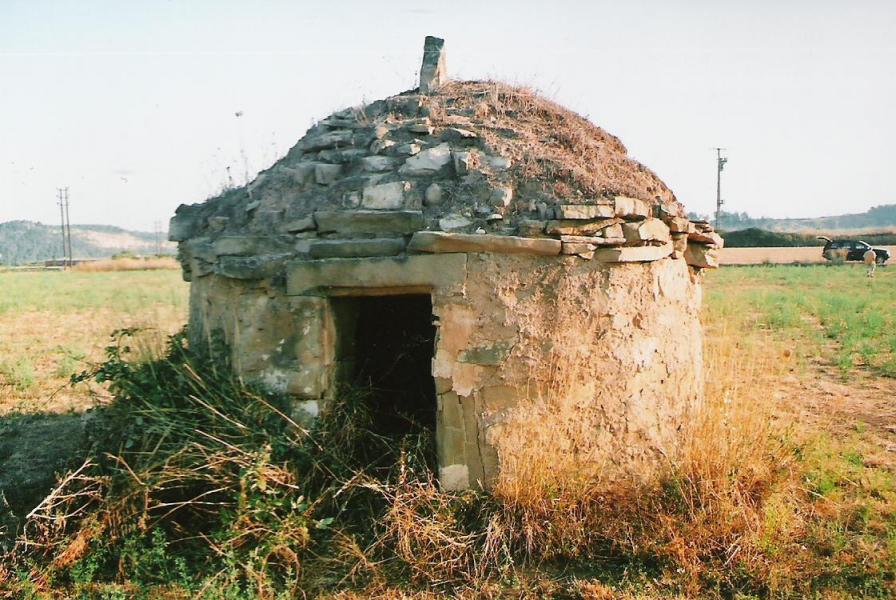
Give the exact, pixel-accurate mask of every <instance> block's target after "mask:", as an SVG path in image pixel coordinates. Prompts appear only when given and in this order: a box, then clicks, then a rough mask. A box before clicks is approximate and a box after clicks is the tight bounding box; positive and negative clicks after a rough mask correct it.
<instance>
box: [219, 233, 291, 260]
mask: <svg viewBox="0 0 896 600" xmlns="http://www.w3.org/2000/svg"><path fill="white" fill-rule="evenodd" d="M292 242H293V240H292V236H289V235H281V236H260V235H225V236H221V237H219V238H218V239H216V240H215V241H214V242H213V243H212V248H213V250H214V253H215V254H216V255H217V256H248V255H252V254H277V253H280V252H286V251H288V250H290V249H291V247H292Z"/></svg>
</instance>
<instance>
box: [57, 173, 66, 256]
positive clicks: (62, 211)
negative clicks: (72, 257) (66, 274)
mask: <svg viewBox="0 0 896 600" xmlns="http://www.w3.org/2000/svg"><path fill="white" fill-rule="evenodd" d="M62 198H63V191H62V188H56V204H58V205H59V222H60V225H59V230H60V231H61V232H62V265H63V266H65V263H66V262H67V261H66V259H67V258H68V244H66V241H65V205H64V204H63V201H62Z"/></svg>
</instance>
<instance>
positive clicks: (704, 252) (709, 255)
mask: <svg viewBox="0 0 896 600" xmlns="http://www.w3.org/2000/svg"><path fill="white" fill-rule="evenodd" d="M684 260H685V262H687V263H688V264H689V265H690V266H692V267H698V268H701V269H717V268H718V267H719V255H718V250H716V249H715V248H713V247H711V246H707V245H705V244H688V247H687V249H686V250H685V251H684Z"/></svg>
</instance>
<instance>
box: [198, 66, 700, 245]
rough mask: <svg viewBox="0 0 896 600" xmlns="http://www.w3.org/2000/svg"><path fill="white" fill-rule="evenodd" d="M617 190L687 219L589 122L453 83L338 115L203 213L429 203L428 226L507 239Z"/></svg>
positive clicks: (254, 227) (229, 224)
mask: <svg viewBox="0 0 896 600" xmlns="http://www.w3.org/2000/svg"><path fill="white" fill-rule="evenodd" d="M617 196H623V197H626V198H632V199H635V200H639V201H641V202H642V203H643V205H642V206H641V207H640V208H638V209H637V210H641V211H644V210H645V207H647V208H646V209H650V207H653V206H656V207H657V208H658V209H661V210H662V211H664V212H666V213H668V214H671V215H674V216H684V212H683V208H682V207H681V205H680V204H679V203H678V202H676V200H675V196H674V194H673V193H672V192H671V190H669V188H668V187H667V186H666V185H665V184H664V183H663V182H662V181H661V180H660V179H659V178H658V177H657V176H656V175H655V174H654V173H653V172H652V171H651V170H650V169H648V168H646V167H645V166H643V165H642V164H640V163H638V162H637V161H635V160H634V159H632V158H630V157H629V156H628V155H627V151H626V148H625V146H623V144H622V142H620V141H619V139H618V138H616V137H615V136H612V135H610V134H608V133H607V132H606V131H604V130H603V129H601V128H599V127H597V126H595V125H594V124H592V123H590V122H589V121H588V120H587V119H585V118H583V117H581V116H579V115H577V114H575V113H573V112H571V111H568V110H566V109H564V108H562V107H560V106H558V105H557V104H555V103H553V102H551V101H549V100H546V99H544V98H542V97H539V96H538V95H537V94H535V93H534V92H532V91H530V90H527V89H524V88H518V87H512V86H509V85H506V84H502V83H496V82H484V81H483V82H480V81H475V82H449V83H447V84H445V85H443V86H442V87H441V88H440V89H439V90H438V91H437V92H436V93H433V94H429V95H421V94H419V93H417V92H416V90H415V91H411V92H405V93H402V94H399V95H397V96H392V97H390V98H386V99H385V100H379V101H376V102H373V103H370V104H367V105H363V106H357V107H353V108H349V109H345V110H342V111H339V112H337V113H334V114H333V115H330V116H329V117H327V118H325V119H323V120H322V121H320V122H319V123H317V124H316V125H315V126H313V127H312V128H311V129H309V130H308V132H307V133H306V134H305V136H304V137H303V138H302V139H300V140H299V141H298V143H297V144H296V145H295V146H294V147H293V148H292V149H291V150H290V151H289V152H288V153H287V155H286V156H285V157H283V158H282V159H281V160H279V161H277V162H276V163H275V164H274V165H273V166H272V167H271V168H269V169H267V170H266V171H264V172H262V173H260V174H259V175H258V177H257V178H256V179H255V180H254V181H252V182H251V183H250V184H249V185H247V186H245V187H241V188H238V189H234V190H230V191H228V192H226V193H224V194H222V195H221V196H219V197H218V198H214V199H212V200H209V201H208V202H207V203H206V205H205V206H204V209H203V211H202V212H203V213H205V216H206V217H207V218H211V219H212V223H213V224H214V223H219V226H221V225H223V229H225V230H228V231H242V230H250V231H255V232H263V231H268V232H276V231H279V230H282V229H283V228H284V227H288V224H289V223H292V222H294V221H297V220H301V219H303V218H306V217H309V216H311V215H312V213H313V212H315V211H319V210H341V209H345V210H354V209H371V210H384V209H386V210H398V209H407V210H422V211H423V215H424V218H425V219H426V226H427V227H426V228H427V229H434V230H452V231H465V230H469V231H471V232H472V231H475V230H477V229H485V230H486V231H489V232H496V233H502V232H503V233H508V234H511V233H518V228H519V224H520V221H523V220H529V219H538V218H542V219H544V218H551V217H554V216H556V217H562V216H563V215H562V214H552V213H556V212H557V209H558V207H561V206H570V205H572V206H576V205H578V206H583V207H584V206H593V207H597V206H599V205H604V206H607V205H609V204H610V203H611V202H612V201H613V200H614V199H615V198H616V197H617ZM592 210H594V209H592ZM595 216H613V215H612V214H606V213H605V212H600V211H597V210H595ZM644 216H647V215H644ZM216 217H217V219H215V218H216ZM224 218H226V219H227V221H226V223H225V222H224V221H223V219H224ZM213 227H214V226H213Z"/></svg>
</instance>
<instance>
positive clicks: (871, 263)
mask: <svg viewBox="0 0 896 600" xmlns="http://www.w3.org/2000/svg"><path fill="white" fill-rule="evenodd" d="M862 260H864V261H865V264H866V265H867V266H868V277H874V269H875V268H877V253H876V252H875V251H874V250H872V249H871V248H869V249H868V250H867V251H866V252H865V254H863V255H862Z"/></svg>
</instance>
